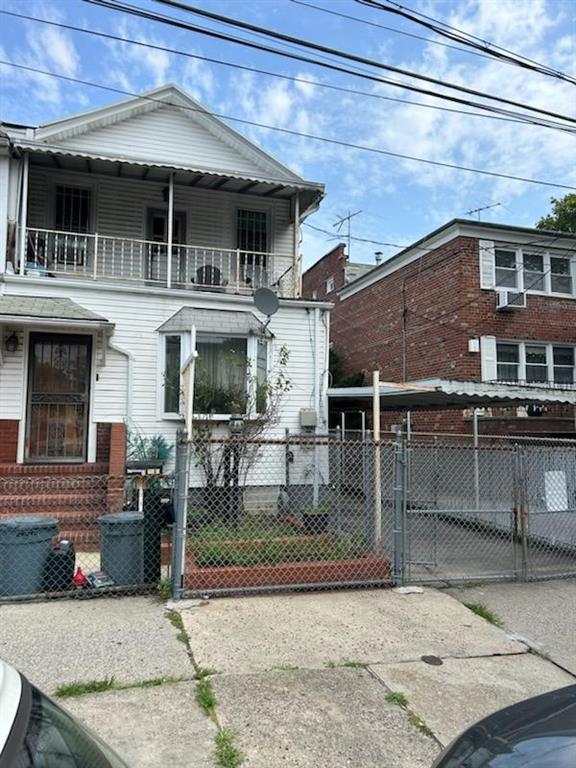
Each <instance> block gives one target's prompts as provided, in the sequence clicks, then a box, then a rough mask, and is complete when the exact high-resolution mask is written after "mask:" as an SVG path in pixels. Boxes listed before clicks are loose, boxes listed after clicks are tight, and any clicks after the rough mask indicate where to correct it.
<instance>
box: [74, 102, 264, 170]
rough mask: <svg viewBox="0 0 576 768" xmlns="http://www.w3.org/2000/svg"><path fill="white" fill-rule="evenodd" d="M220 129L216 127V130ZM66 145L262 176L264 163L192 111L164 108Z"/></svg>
mask: <svg viewBox="0 0 576 768" xmlns="http://www.w3.org/2000/svg"><path fill="white" fill-rule="evenodd" d="M216 130H217V129H216ZM66 146H67V147H69V148H70V149H78V150H82V151H87V152H94V153H95V154H103V155H119V156H121V157H129V158H134V159H138V160H144V161H149V162H151V163H166V164H176V165H185V166H190V167H192V168H201V169H203V170H209V169H215V170H224V171H231V172H233V173H245V174H252V175H255V176H262V175H264V174H265V173H266V171H265V170H264V168H263V166H262V165H261V164H257V163H256V162H255V161H254V160H252V159H250V158H248V157H247V156H246V155H245V154H243V153H242V152H241V150H240V149H239V148H238V147H237V146H232V145H231V142H230V141H226V139H224V138H223V136H217V135H215V134H214V133H212V132H211V131H209V130H208V129H207V128H205V127H204V126H202V125H200V124H199V122H198V121H197V120H195V119H194V116H193V113H190V114H184V113H183V112H182V111H181V110H179V109H174V108H170V107H161V108H159V109H156V110H154V111H151V112H147V113H145V114H141V115H137V116H135V117H131V118H129V119H126V120H123V121H121V122H118V123H115V124H114V125H109V126H106V127H103V128H95V129H93V130H92V131H89V132H87V133H84V134H80V135H78V136H73V137H71V138H67V139H66Z"/></svg>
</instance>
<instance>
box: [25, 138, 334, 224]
mask: <svg viewBox="0 0 576 768" xmlns="http://www.w3.org/2000/svg"><path fill="white" fill-rule="evenodd" d="M14 147H16V148H17V149H20V150H22V151H26V152H30V153H31V155H32V157H33V158H34V161H35V162H36V163H37V164H39V165H48V166H50V167H55V166H56V167H64V165H63V163H62V160H61V159H60V158H66V161H65V163H66V164H65V169H66V170H73V171H80V172H83V173H94V174H98V175H103V176H106V175H108V176H114V177H122V178H128V179H132V180H141V181H155V182H159V183H164V184H165V183H167V182H168V179H169V176H170V174H174V183H175V184H181V185H182V186H190V187H194V188H196V189H208V190H220V191H222V192H234V193H237V194H250V195H256V196H258V197H264V198H268V199H273V200H274V199H276V200H277V199H285V200H286V199H290V198H292V197H294V196H295V195H299V198H300V212H301V214H304V213H305V212H306V211H308V210H309V209H310V208H314V207H315V206H317V205H318V204H319V203H320V201H321V200H322V198H323V197H324V185H323V184H320V183H316V182H309V181H304V180H302V181H297V180H294V181H291V180H287V179H282V178H274V177H269V176H252V175H249V174H236V173H232V172H230V171H226V170H224V169H221V168H209V167H205V168H198V167H192V166H188V165H174V164H169V163H160V162H152V161H150V160H145V159H142V158H137V157H129V156H127V155H107V154H99V153H94V152H87V151H84V150H79V149H69V148H67V147H64V146H59V145H53V144H46V143H44V142H39V141H34V140H31V139H15V140H14Z"/></svg>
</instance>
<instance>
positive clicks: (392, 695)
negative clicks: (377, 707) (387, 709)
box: [386, 691, 408, 709]
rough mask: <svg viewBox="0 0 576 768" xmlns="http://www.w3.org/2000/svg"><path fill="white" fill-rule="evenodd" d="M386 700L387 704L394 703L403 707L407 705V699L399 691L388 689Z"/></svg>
mask: <svg viewBox="0 0 576 768" xmlns="http://www.w3.org/2000/svg"><path fill="white" fill-rule="evenodd" d="M386 701H387V702H388V704H396V706H398V707H404V709H406V708H407V707H408V699H407V698H406V696H404V694H403V693H400V691H389V692H388V693H387V694H386Z"/></svg>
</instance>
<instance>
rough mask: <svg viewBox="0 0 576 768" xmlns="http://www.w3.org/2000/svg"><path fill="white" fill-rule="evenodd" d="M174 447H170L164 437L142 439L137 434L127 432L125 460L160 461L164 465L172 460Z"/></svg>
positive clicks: (155, 436)
mask: <svg viewBox="0 0 576 768" xmlns="http://www.w3.org/2000/svg"><path fill="white" fill-rule="evenodd" d="M173 452H174V446H173V445H170V444H169V443H168V441H167V440H166V438H165V437H164V435H160V434H157V435H152V436H151V437H144V436H143V435H140V434H139V433H138V432H133V431H130V432H128V446H127V458H128V461H130V460H132V461H162V462H164V463H166V462H167V461H170V459H171V458H172V453H173Z"/></svg>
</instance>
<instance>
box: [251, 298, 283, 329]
mask: <svg viewBox="0 0 576 768" xmlns="http://www.w3.org/2000/svg"><path fill="white" fill-rule="evenodd" d="M254 304H255V305H256V309H257V310H258V311H259V312H261V313H262V314H263V315H266V317H267V318H268V319H267V320H266V322H265V323H264V328H265V329H266V328H268V324H269V323H270V320H271V319H272V315H275V314H276V312H278V308H279V307H280V302H279V301H278V296H276V294H275V293H274V291H271V290H270V288H258V290H257V291H254Z"/></svg>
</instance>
